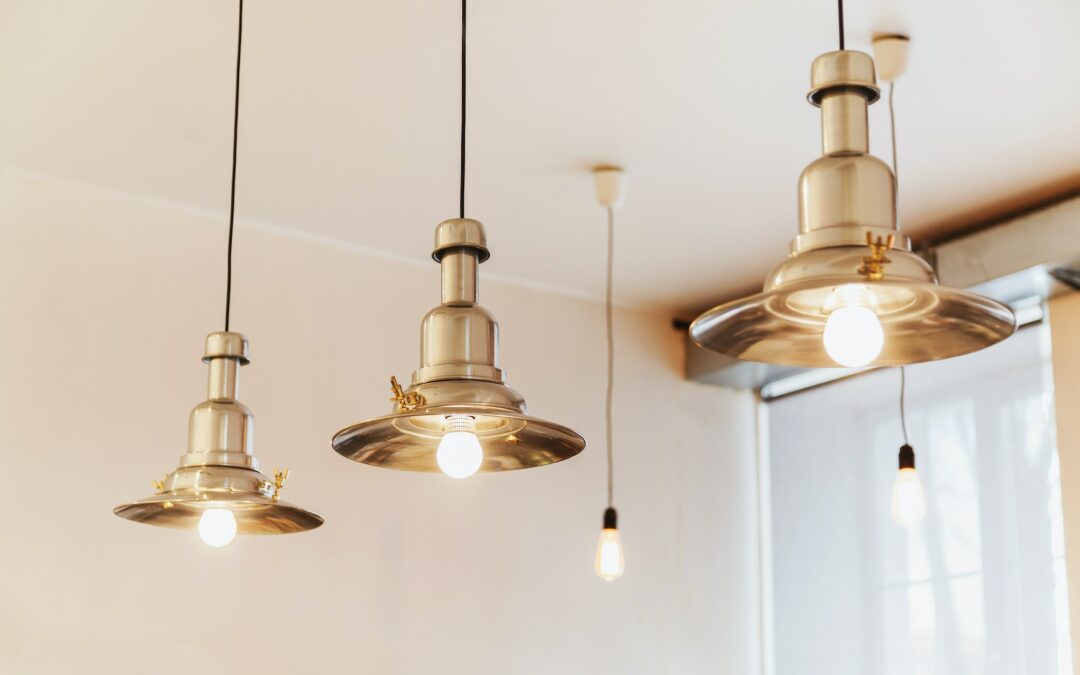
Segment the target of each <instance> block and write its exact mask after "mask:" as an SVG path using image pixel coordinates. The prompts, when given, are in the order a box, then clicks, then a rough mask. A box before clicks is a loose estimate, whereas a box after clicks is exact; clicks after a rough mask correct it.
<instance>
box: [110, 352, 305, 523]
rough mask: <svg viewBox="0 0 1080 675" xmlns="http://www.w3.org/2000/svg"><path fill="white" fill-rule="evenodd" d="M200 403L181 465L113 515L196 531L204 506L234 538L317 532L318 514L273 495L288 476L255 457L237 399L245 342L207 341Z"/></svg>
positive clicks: (247, 415) (250, 423) (248, 420)
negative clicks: (222, 517) (227, 515)
mask: <svg viewBox="0 0 1080 675" xmlns="http://www.w3.org/2000/svg"><path fill="white" fill-rule="evenodd" d="M203 362H204V363H206V364H207V365H208V366H209V386H208V392H207V400H205V401H203V402H202V403H200V404H199V405H197V406H195V409H194V410H192V411H191V417H190V419H189V424H188V451H187V453H186V454H185V455H183V456H182V457H181V458H180V466H179V468H177V469H176V470H174V471H173V472H172V473H169V474H167V475H166V476H165V478H164V479H163V480H162V481H160V482H156V483H155V487H156V488H157V493H156V494H154V495H153V496H151V497H147V498H145V499H140V500H138V501H134V502H128V503H126V504H121V505H120V506H117V507H116V508H115V509H113V512H114V513H115V514H116V515H118V516H120V517H121V518H125V519H127V520H133V521H136V522H140V523H147V524H149V525H157V526H160V527H172V528H184V529H197V528H198V525H199V519H200V518H201V517H202V514H203V513H204V512H205V511H206V510H207V509H228V510H229V511H232V513H233V515H234V516H235V518H236V526H237V533H239V534H287V533H291V532H302V531H304V530H310V529H313V528H316V527H319V526H320V525H322V524H323V519H322V518H321V517H320V516H318V515H317V514H314V513H311V512H310V511H307V510H305V509H302V508H300V507H299V506H295V505H293V504H289V503H288V502H283V501H281V500H280V499H279V497H278V493H279V491H280V489H281V486H282V485H283V484H284V480H285V476H286V475H287V472H284V473H282V472H276V474H277V475H275V477H274V478H270V477H268V476H266V475H265V474H263V473H262V472H261V471H260V467H259V460H258V459H257V458H256V457H255V455H254V451H253V446H254V435H255V417H254V415H252V414H251V411H250V410H249V409H248V408H247V406H245V405H244V404H243V403H240V402H239V401H237V400H236V396H237V392H238V390H239V381H240V367H241V366H244V365H246V364H248V363H249V362H250V361H249V358H248V341H247V338H245V337H244V336H243V335H241V334H240V333H232V332H217V333H211V334H210V335H208V336H207V338H206V350H205V352H204V356H203Z"/></svg>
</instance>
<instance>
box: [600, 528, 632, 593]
mask: <svg viewBox="0 0 1080 675" xmlns="http://www.w3.org/2000/svg"><path fill="white" fill-rule="evenodd" d="M625 569H626V560H625V559H624V558H623V547H622V538H621V537H619V531H618V530H616V529H614V528H604V529H603V530H602V531H601V532H600V542H599V543H598V544H597V546H596V576H598V577H600V578H601V579H603V580H604V581H614V580H616V579H618V578H619V577H621V576H622V573H623V571H624V570H625Z"/></svg>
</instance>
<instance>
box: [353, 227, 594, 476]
mask: <svg viewBox="0 0 1080 675" xmlns="http://www.w3.org/2000/svg"><path fill="white" fill-rule="evenodd" d="M433 257H434V258H435V260H436V261H438V262H439V263H440V265H441V268H442V304H441V305H440V306H438V307H436V308H435V309H433V310H431V311H430V312H428V315H427V316H426V317H424V321H423V324H422V326H421V336H420V344H421V347H420V352H421V366H420V368H419V369H418V370H417V371H416V372H415V373H413V378H412V383H411V384H410V386H409V387H408V388H402V387H401V386H399V385H398V383H397V380H396V379H393V378H392V379H391V391H392V393H393V398H392V399H391V400H393V401H394V402H395V406H394V412H393V413H392V414H390V415H387V416H385V417H378V418H375V419H370V420H366V421H363V422H360V423H358V424H354V425H352V426H350V427H347V428H345V429H343V430H341V431H339V432H338V433H337V434H335V435H334V438H333V442H332V444H333V448H334V450H335V451H337V452H338V453H339V454H340V455H342V456H343V457H347V458H348V459H351V460H354V461H357V462H361V463H363V464H370V465H372V466H379V467H383V468H388V469H400V470H404V471H427V472H437V471H439V470H440V469H439V466H438V464H437V462H436V450H437V449H438V447H439V443H440V442H441V441H442V439H443V435H444V432H445V427H446V421H447V419H448V418H450V417H455V416H464V417H469V418H472V421H473V423H475V427H476V431H475V433H476V436H477V438H478V439H479V441H480V445H481V447H482V448H483V451H484V459H483V463H482V464H481V465H480V469H479V471H480V472H497V471H511V470H515V469H529V468H533V467H538V466H544V465H547V464H552V463H554V462H559V461H562V460H564V459H568V458H570V457H573V456H574V455H576V454H578V453H579V452H581V451H582V450H583V449H584V448H585V439H584V438H582V437H581V436H580V435H578V434H577V433H575V432H574V431H572V430H570V429H568V428H566V427H564V426H561V425H559V424H554V423H552V422H547V421H544V420H541V419H538V418H536V417H532V416H531V415H529V414H527V412H526V408H525V400H524V398H523V397H522V396H521V394H519V393H518V392H516V391H514V390H513V389H512V388H510V387H509V386H508V385H507V384H506V376H505V374H504V373H503V371H502V370H501V369H500V368H499V366H498V344H499V335H498V324H497V323H496V322H495V318H494V317H493V316H492V315H491V314H490V313H489V312H488V311H487V310H486V309H484V308H483V307H480V306H479V305H478V304H477V271H478V266H479V264H480V263H481V262H483V261H484V260H486V259H487V258H488V251H487V245H486V240H485V237H484V231H483V226H482V225H481V224H480V223H479V222H478V221H475V220H471V219H466V218H457V219H453V220H448V221H445V222H443V223H441V224H440V225H439V226H438V228H437V229H436V232H435V251H434V253H433Z"/></svg>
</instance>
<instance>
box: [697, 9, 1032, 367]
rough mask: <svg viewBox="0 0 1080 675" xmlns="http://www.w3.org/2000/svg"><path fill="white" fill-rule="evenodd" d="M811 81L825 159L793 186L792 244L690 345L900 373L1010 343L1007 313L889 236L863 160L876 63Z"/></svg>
mask: <svg viewBox="0 0 1080 675" xmlns="http://www.w3.org/2000/svg"><path fill="white" fill-rule="evenodd" d="M839 9H840V12H839V16H840V50H839V51H834V52H828V53H826V54H822V55H821V56H819V57H817V58H816V59H815V60H814V63H813V65H812V66H811V69H810V81H811V88H810V92H809V94H808V99H809V101H810V103H811V105H814V106H817V107H819V108H821V130H822V149H823V155H824V156H823V157H820V158H819V159H817V160H815V161H814V162H813V163H812V164H810V166H808V167H807V168H806V169H805V170H804V171H803V173H802V176H801V177H800V178H799V235H798V236H796V237H795V239H794V240H792V242H791V254H790V255H789V256H788V258H787V260H785V261H784V262H782V263H780V264H779V265H778V266H777V267H776V268H774V269H773V271H772V272H771V273H770V274H769V276H768V278H767V279H766V281H765V286H764V289H763V291H762V292H761V293H758V294H756V295H752V296H750V297H747V298H742V299H740V300H736V301H734V302H729V303H726V304H723V305H720V306H718V307H714V308H713V309H710V310H709V311H707V312H705V313H704V314H702V315H701V316H699V317H698V318H697V319H696V320H695V321H694V322H693V323H692V324H691V326H690V336H691V337H692V338H693V340H694V342H696V343H697V344H699V345H701V346H702V347H704V348H706V349H711V350H713V351H717V352H720V353H723V354H727V355H728V356H732V357H735V358H738V359H743V360H747V361H758V362H763V363H774V364H781V365H790V366H804V367H836V366H848V367H858V366H901V365H905V364H911V363H921V362H924V361H934V360H937V359H944V358H949V357H952V356H959V355H961V354H967V353H969V352H973V351H976V350H979V349H982V348H984V347H988V346H990V345H992V344H994V343H996V342H999V341H1001V340H1004V339H1005V338H1007V337H1009V336H1010V335H1012V333H1013V331H1014V330H1015V327H1016V320H1015V317H1014V316H1013V313H1012V310H1010V309H1009V308H1008V307H1007V306H1005V305H1003V304H1001V303H999V302H997V301H995V300H991V299H990V298H986V297H983V296H981V295H977V294H975V293H969V292H966V291H962V290H956V289H951V288H945V287H942V286H940V285H939V284H938V281H937V277H936V275H935V274H934V270H933V269H932V268H931V267H930V265H929V264H927V263H926V262H925V261H924V260H923V259H922V258H920V257H919V256H917V255H915V254H914V253H912V251H911V242H910V240H909V239H908V238H907V237H906V236H904V235H903V234H901V233H900V232H899V231H898V229H897V226H896V182H895V178H894V176H893V173H892V171H891V170H890V169H889V167H888V165H886V164H885V163H884V162H882V161H880V160H879V159H877V158H876V157H873V156H871V155H869V154H868V152H869V139H868V133H867V106H868V105H869V104H871V103H873V102H874V101H877V100H878V98H879V95H880V94H879V90H878V88H877V84H876V80H875V74H874V61H873V59H871V57H870V56H869V55H868V54H864V53H863V52H857V51H849V50H845V49H844V37H843V35H844V31H843V4H842V0H840V2H839Z"/></svg>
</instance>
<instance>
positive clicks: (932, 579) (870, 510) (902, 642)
mask: <svg viewBox="0 0 1080 675" xmlns="http://www.w3.org/2000/svg"><path fill="white" fill-rule="evenodd" d="M1049 344H1050V341H1049V331H1048V329H1047V328H1046V327H1045V326H1037V327H1031V328H1027V329H1024V330H1022V331H1021V332H1019V333H1018V334H1017V335H1015V336H1014V337H1012V338H1011V339H1009V340H1007V341H1005V342H1004V343H1002V344H1000V345H998V346H995V347H992V348H990V349H987V350H984V351H982V352H979V353H976V354H972V355H969V356H965V357H960V358H957V359H951V360H948V361H942V362H938V363H931V364H923V365H919V366H914V367H909V368H908V369H907V382H908V387H907V389H908V392H907V394H908V395H907V404H908V405H907V410H908V427H909V433H910V439H911V444H912V445H913V446H914V448H915V452H916V458H917V467H918V471H919V475H920V477H921V479H922V483H923V487H924V489H925V492H926V502H927V515H926V519H925V520H924V521H923V523H922V525H921V527H919V528H917V529H915V530H912V531H908V530H905V529H903V528H901V527H900V526H898V525H896V524H894V523H893V522H892V520H891V519H890V515H889V513H890V511H889V504H890V496H891V491H892V484H893V480H894V478H895V476H896V471H897V456H896V455H897V451H898V450H899V447H900V445H901V443H902V442H903V440H902V439H903V437H902V434H901V428H900V417H899V407H898V394H899V385H900V380H899V371H898V370H895V369H890V370H884V371H878V372H874V373H871V374H866V375H861V376H859V377H855V378H851V379H849V380H846V381H842V382H838V383H835V384H831V385H827V386H823V387H821V388H818V389H815V390H811V391H808V392H804V393H801V394H796V395H793V396H790V397H787V398H784V399H780V400H777V401H774V402H772V403H770V404H769V406H768V420H769V456H770V463H769V475H770V480H769V485H768V486H767V490H768V492H769V499H770V504H771V513H772V518H771V539H772V584H773V585H772V596H773V599H774V603H773V605H774V606H773V612H772V616H773V643H774V655H773V656H774V662H775V670H776V675H912V674H926V675H969V674H970V675H976V674H978V675H983V674H985V675H1071V673H1072V656H1071V649H1070V644H1069V629H1068V609H1067V600H1066V586H1065V567H1064V555H1065V551H1064V544H1063V540H1064V535H1063V530H1062V523H1061V517H1062V514H1061V499H1060V480H1059V476H1058V458H1057V448H1056V444H1055V439H1054V419H1053V385H1052V380H1051V369H1050V351H1049ZM1077 414H1080V411H1077Z"/></svg>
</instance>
